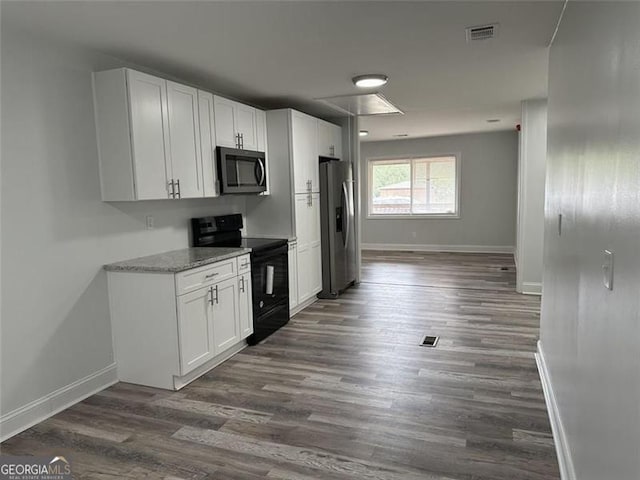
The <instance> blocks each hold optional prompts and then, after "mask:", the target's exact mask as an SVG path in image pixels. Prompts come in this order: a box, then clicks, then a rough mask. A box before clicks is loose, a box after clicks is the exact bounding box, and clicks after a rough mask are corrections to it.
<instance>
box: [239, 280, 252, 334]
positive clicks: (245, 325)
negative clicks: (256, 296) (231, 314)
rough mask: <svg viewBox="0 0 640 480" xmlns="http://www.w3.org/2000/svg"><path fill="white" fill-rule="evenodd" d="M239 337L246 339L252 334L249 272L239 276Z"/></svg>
mask: <svg viewBox="0 0 640 480" xmlns="http://www.w3.org/2000/svg"><path fill="white" fill-rule="evenodd" d="M238 278H239V281H240V287H239V288H240V295H239V298H240V302H239V304H238V308H239V314H240V336H241V337H242V338H247V337H248V336H249V335H251V334H252V333H253V304H252V297H251V272H249V273H246V274H244V275H240V277H238Z"/></svg>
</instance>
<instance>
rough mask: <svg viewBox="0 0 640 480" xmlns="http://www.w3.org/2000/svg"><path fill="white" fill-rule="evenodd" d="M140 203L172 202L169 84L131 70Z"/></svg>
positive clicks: (135, 157) (131, 110)
mask: <svg viewBox="0 0 640 480" xmlns="http://www.w3.org/2000/svg"><path fill="white" fill-rule="evenodd" d="M127 84H128V89H129V115H130V120H131V142H132V151H133V167H134V178H135V189H136V199H137V200H154V199H161V198H169V194H170V189H169V187H168V181H169V180H168V179H169V178H171V172H170V157H169V125H168V123H169V122H168V115H167V82H166V81H165V80H162V79H161V78H157V77H154V76H151V75H147V74H145V73H140V72H136V71H133V70H127Z"/></svg>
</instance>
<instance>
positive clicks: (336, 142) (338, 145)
mask: <svg viewBox="0 0 640 480" xmlns="http://www.w3.org/2000/svg"><path fill="white" fill-rule="evenodd" d="M330 125H331V146H332V147H333V150H332V152H333V156H334V157H335V158H342V127H339V126H338V125H334V124H330Z"/></svg>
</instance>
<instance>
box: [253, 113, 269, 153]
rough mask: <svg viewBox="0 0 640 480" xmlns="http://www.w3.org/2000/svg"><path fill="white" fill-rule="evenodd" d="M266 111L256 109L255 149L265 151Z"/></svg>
mask: <svg viewBox="0 0 640 480" xmlns="http://www.w3.org/2000/svg"><path fill="white" fill-rule="evenodd" d="M267 149H268V147H267V112H265V111H264V110H258V109H256V150H258V151H259V152H265V153H267Z"/></svg>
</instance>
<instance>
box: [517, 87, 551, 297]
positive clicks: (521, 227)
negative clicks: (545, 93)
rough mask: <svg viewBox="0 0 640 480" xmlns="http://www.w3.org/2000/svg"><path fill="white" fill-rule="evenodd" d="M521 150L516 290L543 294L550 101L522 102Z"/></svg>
mask: <svg viewBox="0 0 640 480" xmlns="http://www.w3.org/2000/svg"><path fill="white" fill-rule="evenodd" d="M521 126H522V128H521V131H520V147H519V151H518V220H517V232H516V255H515V257H516V269H517V275H516V290H517V291H518V292H520V293H530V294H541V293H542V245H543V242H544V183H545V165H546V162H547V100H546V99H532V100H525V101H524V102H522V122H521Z"/></svg>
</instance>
